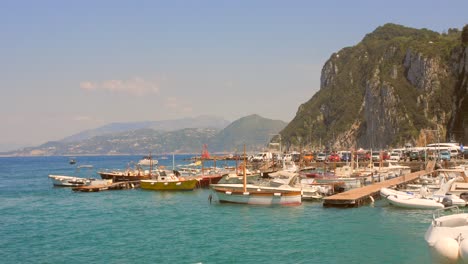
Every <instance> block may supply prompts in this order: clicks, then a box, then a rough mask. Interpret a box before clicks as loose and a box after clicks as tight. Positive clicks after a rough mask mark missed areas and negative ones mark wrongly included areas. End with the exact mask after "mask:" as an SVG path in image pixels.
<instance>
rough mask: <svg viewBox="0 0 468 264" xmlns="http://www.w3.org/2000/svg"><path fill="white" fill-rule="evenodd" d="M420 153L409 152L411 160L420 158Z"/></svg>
mask: <svg viewBox="0 0 468 264" xmlns="http://www.w3.org/2000/svg"><path fill="white" fill-rule="evenodd" d="M420 158H421V157H420V155H419V151H411V152H410V154H409V160H410V161H413V160H420Z"/></svg>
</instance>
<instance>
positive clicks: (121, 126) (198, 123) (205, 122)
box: [61, 116, 230, 142]
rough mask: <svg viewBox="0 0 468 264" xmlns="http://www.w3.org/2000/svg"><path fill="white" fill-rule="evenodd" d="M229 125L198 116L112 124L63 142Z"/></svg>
mask: <svg viewBox="0 0 468 264" xmlns="http://www.w3.org/2000/svg"><path fill="white" fill-rule="evenodd" d="M229 123H230V122H229V121H227V120H225V119H224V118H222V117H216V116H198V117H188V118H182V119H174V120H162V121H146V122H128V123H111V124H108V125H105V126H102V127H98V128H95V129H90V130H85V131H82V132H80V133H78V134H75V135H71V136H69V137H66V138H64V139H62V140H61V141H63V142H77V141H81V140H84V139H90V138H92V137H96V136H102V135H106V134H113V133H119V132H126V131H132V130H138V129H142V128H151V129H154V130H157V131H175V130H180V129H184V128H213V129H223V128H225V127H226V126H227V125H229Z"/></svg>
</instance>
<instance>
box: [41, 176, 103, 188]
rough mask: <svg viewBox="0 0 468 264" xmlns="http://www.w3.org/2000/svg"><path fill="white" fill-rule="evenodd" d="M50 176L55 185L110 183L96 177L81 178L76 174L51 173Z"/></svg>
mask: <svg viewBox="0 0 468 264" xmlns="http://www.w3.org/2000/svg"><path fill="white" fill-rule="evenodd" d="M49 178H50V179H51V180H52V184H53V185H54V186H59V187H79V186H89V185H96V184H108V183H109V181H108V180H99V179H94V178H81V177H75V176H65V175H49Z"/></svg>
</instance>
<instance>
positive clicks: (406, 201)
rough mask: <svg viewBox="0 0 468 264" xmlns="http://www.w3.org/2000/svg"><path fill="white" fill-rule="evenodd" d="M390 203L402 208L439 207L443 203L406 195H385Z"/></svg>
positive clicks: (441, 206)
mask: <svg viewBox="0 0 468 264" xmlns="http://www.w3.org/2000/svg"><path fill="white" fill-rule="evenodd" d="M387 200H388V202H389V203H390V204H392V205H394V206H398V207H402V208H409V209H441V208H444V205H443V204H441V203H438V202H436V201H434V200H431V199H421V198H412V197H408V196H401V197H398V196H394V195H390V196H388V197H387Z"/></svg>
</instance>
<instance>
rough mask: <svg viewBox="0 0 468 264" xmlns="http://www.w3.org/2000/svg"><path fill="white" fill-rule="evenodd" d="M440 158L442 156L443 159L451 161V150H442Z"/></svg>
mask: <svg viewBox="0 0 468 264" xmlns="http://www.w3.org/2000/svg"><path fill="white" fill-rule="evenodd" d="M439 158H440V159H441V160H447V161H450V152H448V151H441V152H440V153H439Z"/></svg>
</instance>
